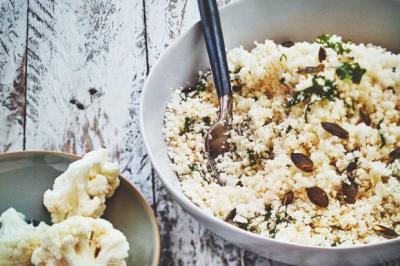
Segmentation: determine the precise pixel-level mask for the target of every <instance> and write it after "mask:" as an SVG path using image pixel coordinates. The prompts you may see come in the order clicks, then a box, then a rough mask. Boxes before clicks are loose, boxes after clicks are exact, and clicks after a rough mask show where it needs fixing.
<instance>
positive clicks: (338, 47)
mask: <svg viewBox="0 0 400 266" xmlns="http://www.w3.org/2000/svg"><path fill="white" fill-rule="evenodd" d="M315 42H316V43H319V44H321V45H322V46H324V47H325V48H332V49H333V50H335V52H336V53H337V54H339V55H342V54H345V53H350V52H351V50H350V49H348V48H345V47H343V42H338V41H333V40H332V34H329V33H327V34H323V35H321V36H318V37H317V38H316V39H315Z"/></svg>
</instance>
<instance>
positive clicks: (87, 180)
mask: <svg viewBox="0 0 400 266" xmlns="http://www.w3.org/2000/svg"><path fill="white" fill-rule="evenodd" d="M118 175H119V170H118V166H117V165H116V164H114V163H111V162H109V161H108V154H107V151H106V150H105V149H100V150H97V151H92V152H89V153H87V154H86V155H85V156H84V157H83V158H82V159H80V160H78V161H75V162H73V163H72V164H71V165H70V166H69V167H68V169H67V170H66V171H65V172H64V173H63V174H61V175H60V176H58V177H57V178H56V180H55V182H54V186H53V190H50V189H49V190H47V191H46V192H45V193H44V198H43V202H44V205H45V206H46V208H47V210H48V211H49V212H50V213H51V219H52V221H53V223H59V222H61V221H63V220H65V219H67V218H69V217H71V216H76V215H81V216H87V217H93V218H98V217H100V216H102V215H103V212H104V210H105V208H106V205H105V201H106V198H108V197H111V196H112V195H113V193H114V191H115V189H116V188H117V187H118V185H119V179H118Z"/></svg>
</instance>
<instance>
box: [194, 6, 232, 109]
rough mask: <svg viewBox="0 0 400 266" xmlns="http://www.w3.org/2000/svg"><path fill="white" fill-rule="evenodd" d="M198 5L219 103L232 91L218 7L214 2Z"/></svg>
mask: <svg viewBox="0 0 400 266" xmlns="http://www.w3.org/2000/svg"><path fill="white" fill-rule="evenodd" d="M198 3H199V11H200V17H201V23H202V25H203V34H204V40H205V43H206V47H207V52H208V57H209V60H210V64H211V70H212V73H213V76H214V83H215V87H216V90H217V94H218V98H219V100H220V102H221V99H223V98H224V96H228V97H229V98H230V97H231V96H232V89H231V82H230V77H229V70H228V63H227V60H226V53H225V44H224V37H223V35H222V29H221V23H220V20H219V12H218V6H217V3H216V1H215V0H198ZM221 107H222V106H221Z"/></svg>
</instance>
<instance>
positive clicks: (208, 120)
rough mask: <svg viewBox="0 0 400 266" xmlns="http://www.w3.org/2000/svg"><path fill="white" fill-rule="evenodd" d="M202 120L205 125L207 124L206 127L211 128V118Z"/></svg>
mask: <svg viewBox="0 0 400 266" xmlns="http://www.w3.org/2000/svg"><path fill="white" fill-rule="evenodd" d="M202 119H203V122H204V124H206V126H209V125H210V124H211V118H210V117H209V116H205V117H203V118H202Z"/></svg>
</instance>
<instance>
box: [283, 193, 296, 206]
mask: <svg viewBox="0 0 400 266" xmlns="http://www.w3.org/2000/svg"><path fill="white" fill-rule="evenodd" d="M293 198H294V194H293V191H291V190H289V191H288V192H286V194H285V197H284V198H283V200H282V204H283V205H285V206H287V205H289V204H291V203H292V202H293Z"/></svg>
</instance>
